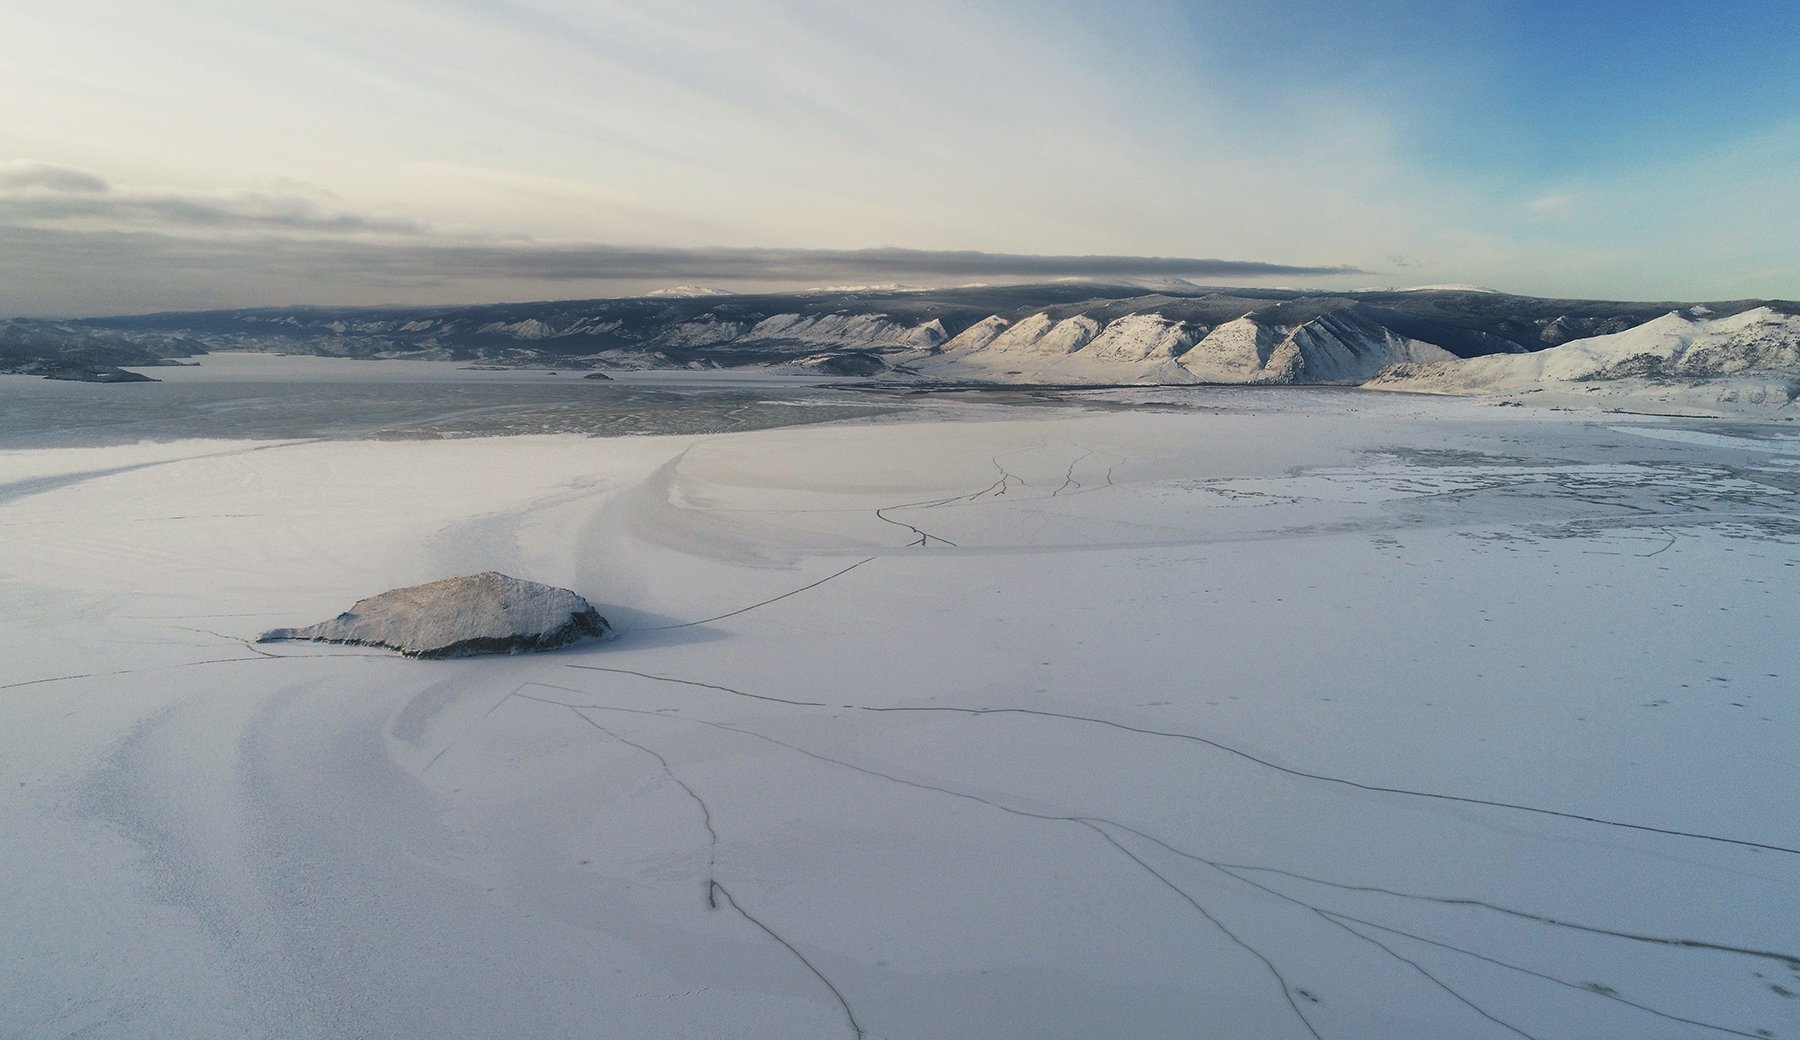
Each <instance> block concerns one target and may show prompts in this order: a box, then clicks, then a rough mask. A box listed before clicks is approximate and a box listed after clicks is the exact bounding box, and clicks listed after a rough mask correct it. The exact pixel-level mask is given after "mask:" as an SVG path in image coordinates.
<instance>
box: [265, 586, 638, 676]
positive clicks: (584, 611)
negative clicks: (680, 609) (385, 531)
mask: <svg viewBox="0 0 1800 1040" xmlns="http://www.w3.org/2000/svg"><path fill="white" fill-rule="evenodd" d="M611 631H612V626H611V625H609V624H608V623H607V621H606V619H605V618H603V617H601V616H600V614H599V612H598V611H596V610H595V609H594V608H593V607H592V606H591V605H590V604H589V603H588V601H587V600H585V599H583V598H581V597H580V596H578V595H576V594H575V593H573V592H570V591H569V590H568V589H559V588H556V587H555V586H552V585H540V584H538V583H537V582H535V581H525V580H523V579H521V578H514V577H511V576H509V575H505V574H501V573H499V572H497V571H485V572H483V573H481V574H469V575H464V576H463V577H460V578H445V579H443V580H442V581H433V582H428V583H426V584H424V585H412V586H409V587H407V588H403V589H394V590H392V591H389V592H384V593H382V594H381V595H379V596H370V597H369V598H367V599H362V600H358V601H357V602H356V605H355V606H352V607H351V608H350V609H349V610H347V611H345V612H344V613H342V614H339V615H338V616H337V617H335V618H332V619H331V620H330V621H322V622H320V623H319V624H316V625H310V626H308V627H306V628H275V629H270V630H269V631H267V632H264V633H263V634H262V635H261V637H259V639H258V642H263V643H271V642H276V641H280V640H287V639H300V640H311V641H313V642H321V643H350V644H354V645H358V646H381V647H387V648H389V649H392V650H398V651H400V652H401V653H403V654H405V655H407V656H408V657H464V656H468V655H471V654H509V653H521V652H524V651H527V650H551V649H555V648H556V647H559V646H567V645H568V644H570V643H573V642H575V641H577V640H580V639H585V638H588V637H590V636H597V637H605V636H606V635H608V634H609V633H610V632H611Z"/></svg>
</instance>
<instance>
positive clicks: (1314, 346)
mask: <svg viewBox="0 0 1800 1040" xmlns="http://www.w3.org/2000/svg"><path fill="white" fill-rule="evenodd" d="M1751 311H1761V312H1765V313H1766V314H1767V315H1768V316H1769V321H1767V322H1762V323H1761V324H1758V323H1757V322H1751V324H1752V325H1757V327H1758V328H1764V331H1765V333H1766V332H1767V330H1768V329H1772V328H1773V327H1774V325H1779V324H1781V323H1782V322H1785V321H1788V320H1792V319H1794V318H1795V316H1797V315H1800V304H1796V303H1794V302H1792V301H1779V300H1778V301H1766V300H1732V301H1710V302H1706V303H1691V302H1653V303H1644V302H1624V301H1605V300H1564V299H1545V298H1537V297H1525V296H1515V295H1510V294H1506V293H1498V292H1494V291H1492V290H1487V289H1481V288H1475V287H1461V286H1446V287H1425V288H1406V289H1373V290H1359V291H1353V292H1350V291H1311V290H1298V289H1257V288H1241V287H1212V286H1198V285H1196V286H1192V287H1187V288H1184V287H1181V286H1174V285H1158V286H1154V287H1146V286H1141V285H1115V284H1106V283H1084V282H1054V283H1047V284H1041V285H1012V286H963V287H959V288H952V289H899V288H891V287H849V288H844V289H839V290H811V291H807V292H799V293H743V294H728V295H720V294H709V295H698V294H688V293H683V294H672V295H663V296H641V297H625V298H618V299H595V300H560V301H542V302H534V303H498V304H473V305H458V306H449V307H443V306H438V307H431V306H426V307H401V306H391V307H354V308H351V307H319V306H302V307H258V308H239V309H231V310H212V311H190V312H161V313H155V314H145V315H133V316H123V317H106V318H87V319H75V320H69V321H59V322H48V321H35V320H30V319H15V320H12V321H6V322H0V371H12V372H28V373H35V374H47V375H52V376H56V375H61V376H62V377H64V378H89V377H92V378H107V377H108V375H109V373H113V372H117V371H119V370H122V369H125V368H131V367H139V366H143V365H156V364H167V363H170V362H171V361H172V360H173V359H177V358H181V357H191V356H194V355H196V354H201V353H205V352H209V351H214V350H264V351H276V352H283V353H301V354H322V355H329V356H343V357H362V358H384V357H386V358H393V357H411V358H435V359H442V360H458V361H470V362H482V363H489V364H509V365H519V366H553V367H562V368H592V369H601V370H606V369H627V370H629V369H652V368H688V367H722V368H732V367H744V366H769V365H780V366H788V367H800V368H804V369H811V370H816V371H819V372H822V373H827V374H857V375H888V376H891V377H895V378H903V379H922V380H929V379H933V378H944V379H955V380H959V381H987V382H1036V383H1069V384H1083V383H1111V384H1117V383H1132V382H1141V383H1202V382H1205V383H1257V384H1311V383H1327V384H1342V385H1356V384H1364V383H1368V382H1370V381H1372V380H1377V377H1378V376H1379V377H1381V379H1380V382H1381V383H1382V384H1383V385H1387V386H1391V387H1402V386H1407V385H1410V384H1407V382H1406V381H1407V380H1408V379H1411V380H1414V381H1415V382H1417V381H1418V380H1420V379H1424V380H1425V381H1426V382H1434V381H1435V382H1436V383H1438V384H1442V385H1444V386H1449V385H1452V384H1455V383H1457V382H1458V380H1457V379H1456V378H1452V377H1449V376H1447V375H1445V371H1444V370H1440V369H1437V368H1433V367H1432V366H1443V365H1451V366H1454V365H1456V364H1459V363H1464V362H1467V361H1468V360H1469V359H1481V358H1491V357H1495V356H1505V355H1515V356H1516V355H1536V354H1540V353H1542V352H1545V351H1549V350H1553V349H1555V348H1558V347H1561V346H1563V345H1564V344H1568V343H1572V342H1579V341H1582V340H1588V339H1592V338H1596V337H1607V336H1616V335H1620V334H1623V333H1627V332H1629V331H1631V330H1633V329H1639V328H1642V327H1644V326H1647V325H1651V324H1652V323H1654V322H1656V321H1658V320H1662V319H1665V318H1667V316H1669V315H1671V314H1687V315H1692V316H1695V317H1694V320H1701V319H1702V318H1703V319H1704V320H1723V319H1729V318H1732V317H1734V316H1736V315H1740V314H1744V313H1747V312H1751ZM1771 322H1772V323H1773V324H1771ZM1765 327H1766V328H1765ZM1759 334H1760V333H1759ZM1769 334H1772V333H1769ZM1770 356H1771V357H1786V356H1787V355H1786V354H1784V353H1782V351H1781V350H1779V349H1777V350H1774V351H1773V353H1771V354H1770ZM1396 366H1399V367H1400V370H1401V371H1400V373H1399V374H1398V375H1394V374H1389V375H1383V374H1384V373H1389V372H1390V370H1393V369H1395V368H1396ZM1690 369H1692V366H1690ZM1420 372H1424V373H1425V374H1424V375H1420V374H1419V373H1420ZM1620 374H1621V375H1625V374H1628V373H1623V372H1622V373H1620ZM1662 374H1664V375H1672V374H1674V372H1673V370H1671V371H1670V372H1667V373H1662ZM1686 374H1688V375H1697V374H1698V371H1697V370H1691V371H1689V372H1687V373H1686ZM1797 375H1800V373H1797Z"/></svg>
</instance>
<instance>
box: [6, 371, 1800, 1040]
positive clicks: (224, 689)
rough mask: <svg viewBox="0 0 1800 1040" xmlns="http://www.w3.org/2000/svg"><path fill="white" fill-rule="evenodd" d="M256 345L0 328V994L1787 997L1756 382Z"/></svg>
mask: <svg viewBox="0 0 1800 1040" xmlns="http://www.w3.org/2000/svg"><path fill="white" fill-rule="evenodd" d="M258 363H260V360H245V361H243V362H242V365H241V367H242V369H243V371H244V373H245V374H244V376H243V378H242V379H239V380H236V381H234V380H231V379H225V378H222V377H221V375H220V373H222V372H224V371H225V368H229V367H230V366H231V364H233V363H232V362H227V364H226V366H224V367H223V368H220V369H218V370H216V371H215V373H214V375H213V376H210V377H203V370H179V371H174V370H171V371H172V372H173V373H174V374H173V378H171V380H170V382H168V383H166V384H162V385H161V386H160V387H158V386H148V387H146V386H142V385H128V386H100V387H87V386H77V387H73V388H65V387H61V386H59V387H56V388H54V389H51V390H43V391H40V390H39V388H38V386H37V385H36V384H30V385H26V384H24V383H21V382H14V381H7V382H6V383H5V384H4V386H0V390H3V391H5V392H6V393H13V392H14V391H15V390H18V388H19V387H21V386H24V387H25V390H23V391H19V392H20V393H22V394H24V395H25V396H26V397H28V398H30V399H32V400H34V401H40V402H41V401H42V400H54V399H55V398H54V395H56V394H65V391H68V392H67V394H66V395H65V396H64V397H63V398H61V400H63V401H65V402H85V403H83V404H81V407H80V408H76V407H75V405H74V404H65V406H64V407H65V408H68V409H69V414H68V415H63V416H57V417H54V419H53V422H54V423H58V424H60V425H55V426H53V427H52V428H51V429H48V430H42V431H33V430H31V429H30V428H29V427H28V424H27V423H26V422H25V421H24V420H22V419H20V418H19V415H20V414H23V413H18V412H13V411H12V410H11V409H10V408H9V409H8V412H7V413H6V415H7V417H6V419H5V420H4V421H5V422H7V423H9V424H12V425H11V426H10V427H9V430H8V432H7V433H6V435H5V437H4V438H3V439H0V532H3V536H0V537H3V540H0V547H3V548H0V935H4V936H6V941H5V942H4V943H0V979H4V980H5V984H4V985H3V986H0V1035H7V1036H12V1035H19V1036H39V1035H46V1036H70V1035H81V1036H92V1037H140V1036H170V1037H177V1036H178V1037H184V1038H185V1037H221V1038H223V1037H241V1036H283V1037H321V1038H324V1037H340V1036H363V1037H396V1038H399V1037H408V1038H410V1037H420V1036H456V1037H491V1036H571V1037H573V1036H581V1037H592V1036H607V1037H622V1038H623V1037H630V1038H639V1037H659V1036H660V1037H693V1036H753V1037H844V1038H859V1037H865V1036H866V1037H883V1038H889V1037H891V1038H932V1040H938V1038H953V1037H967V1038H971V1040H975V1038H981V1040H987V1038H997V1037H1020V1038H1026V1037H1030V1038H1041V1037H1069V1038H1077V1037H1099V1036H1108V1037H1110V1036H1152V1035H1155V1036H1164V1035H1181V1036H1187V1035H1198V1036H1217V1037H1251V1036H1254V1037H1275V1038H1281V1037H1293V1038H1296V1040H1309V1038H1310V1040H1389V1038H1392V1037H1399V1036H1431V1037H1438V1036H1443V1037H1450V1036H1455V1037H1476V1038H1483V1037H1495V1038H1503V1037H1518V1036H1525V1037H1529V1038H1534V1040H1560V1038H1568V1040H1578V1038H1592V1037H1633V1038H1676V1037H1683V1038H1685V1037H1695V1036H1745V1037H1774V1038H1783V1037H1786V1038H1792V1037H1796V1036H1800V997H1797V996H1796V994H1800V927H1797V926H1796V924H1795V922H1796V921H1800V813H1797V812H1796V810H1795V808H1794V806H1795V805H1796V803H1797V801H1800V755H1797V754H1796V751H1795V749H1796V748H1797V747H1800V698H1797V697H1796V694H1795V690H1796V689H1797V688H1800V640H1796V639H1795V638H1794V631H1795V627H1796V622H1797V621H1800V594H1797V592H1796V589H1800V510H1797V509H1796V508H1795V503H1796V501H1797V496H1800V441H1796V439H1795V438H1794V436H1793V435H1792V431H1791V428H1784V427H1782V426H1779V425H1777V424H1766V425H1755V424H1726V423H1718V422H1701V421H1694V420H1669V419H1659V418H1649V417H1641V416H1624V415H1611V414H1605V413H1600V412H1586V413H1564V412H1552V411H1548V410H1536V409H1522V408H1494V407H1489V406H1485V405H1481V404H1477V403H1472V402H1467V401H1460V400H1453V399H1441V398H1429V397H1420V396H1400V395H1384V394H1376V393H1358V392H1349V391H1316V392H1309V391H1286V392H1284V391H1281V390H1272V389H1271V390H1206V389H1201V390H1181V391H1164V390H1112V391H1096V392H1089V393H1081V394H1076V395H1060V396H1065V397H1069V398H1071V399H1073V400H1076V401H1079V402H1084V403H1085V404H1087V405H1089V407H1070V406H1068V405H1067V403H1059V404H1054V405H1051V404H1042V405H1040V404H1034V403H1033V399H1032V398H1031V397H1030V396H1029V395H1026V394H1019V393H1016V392H1013V393H1009V394H1007V395H991V396H990V395H932V396H928V397H924V398H906V399H900V398H895V399H887V398H880V397H871V396H866V395H858V394H853V393H848V392H844V391H834V390H825V389H815V388H810V387H807V386H804V385H799V384H788V383H782V384H776V383H770V382H767V381H764V382H760V383H755V384H744V383H733V382H731V381H730V379H729V378H727V379H711V380H708V379H703V378H700V377H695V378H694V379H693V380H691V381H686V382H684V381H683V380H684V379H685V377H678V378H676V379H673V380H664V381H662V382H653V381H651V377H644V379H645V382H644V383H642V384H639V383H638V382H636V381H635V380H633V379H622V380H621V381H620V382H619V383H618V384H599V385H598V386H597V387H589V386H579V387H570V386H567V385H564V383H561V382H557V381H559V380H562V381H567V380H573V379H576V378H578V377H577V376H574V375H571V374H564V375H561V376H555V377H551V376H547V375H543V374H541V373H536V374H525V373H499V374H496V373H466V372H460V371H457V370H445V369H443V368H441V367H440V368H439V369H436V370H434V371H435V374H432V375H430V376H429V378H428V379H427V380H426V383H425V384H418V381H417V380H416V379H414V378H413V377H410V376H407V375H406V374H405V372H406V369H404V368H389V367H387V365H388V363H383V364H379V365H375V364H370V363H362V362H338V363H328V364H338V365H347V366H352V367H351V369H347V370H346V371H353V372H354V373H356V374H358V375H360V374H362V373H369V374H370V375H369V376H368V377H367V379H368V382H367V384H366V385H363V384H352V385H353V386H355V389H354V392H352V393H349V394H345V393H342V392H341V391H340V389H334V388H333V387H334V386H336V387H341V386H342V385H343V384H341V383H339V384H334V383H332V381H331V380H324V381H320V380H314V381H312V382H306V381H304V380H301V381H298V382H296V381H295V380H293V379H290V378H287V377H284V378H282V379H272V378H269V377H268V372H269V371H270V370H267V369H264V370H260V371H262V373H263V374H262V375H261V376H257V375H255V373H256V372H257V371H258V370H257V369H255V367H254V366H255V365H256V364H258ZM279 364H280V365H283V366H286V367H287V368H289V369H291V368H293V367H294V366H295V365H296V364H298V362H297V361H279ZM307 371H314V372H316V371H319V370H318V369H316V368H314V369H307ZM158 374H159V375H161V374H163V373H161V372H159V373H158ZM183 376H187V377H190V378H189V379H188V380H187V381H184V380H183V378H182V377H183ZM309 378H311V377H309ZM333 378H334V379H335V378H336V376H334V377H333ZM415 384H417V385H415ZM426 384H428V385H426ZM552 384H554V385H552ZM282 387H288V388H290V389H281V388H282ZM271 388H274V389H271ZM147 389H148V390H151V391H161V392H164V393H165V394H166V395H167V396H166V397H165V400H167V401H169V402H171V405H170V406H169V407H166V408H165V407H163V406H158V405H156V404H155V400H156V399H153V398H148V397H136V398H134V397H132V396H131V395H135V394H141V393H143V392H144V391H145V390H147ZM590 390H592V391H594V392H595V393H596V394H597V395H601V396H595V397H592V398H589V397H585V396H582V395H586V394H588V393H589V391H590ZM463 393H466V394H467V395H468V396H467V397H466V398H461V399H458V401H457V404H458V407H446V406H445V404H444V402H445V400H446V399H448V398H449V397H451V396H453V395H454V394H463ZM34 395H35V396H34ZM184 395H185V396H184ZM634 395H636V396H634ZM655 395H664V396H661V397H659V396H655ZM8 400H9V401H11V400H16V398H9V399H8ZM97 400H104V401H108V402H133V403H130V404H125V405H118V406H117V407H115V408H112V409H109V410H106V411H107V414H105V415H96V414H94V412H95V411H96V409H95V408H94V407H93V405H92V402H93V401H97ZM258 401H264V402H267V403H266V404H260V405H259V404H257V403H256V402H258ZM384 401H389V402H394V403H393V404H392V405H391V407H392V408H394V409H395V410H396V414H393V415H389V414H388V412H387V409H388V408H389V407H390V405H387V404H384V403H383V402H384ZM997 401H999V402H1006V404H1005V406H1004V407H1002V406H1000V405H998V404H994V403H990V402H997ZM602 402H604V404H603V403H602ZM659 402H661V403H660V404H659ZM771 402H773V403H771ZM462 405H466V406H467V407H466V408H464V407H461V406H462ZM664 405H667V406H668V407H667V408H665V407H664ZM30 407H34V408H40V409H41V408H44V407H46V406H45V405H43V404H41V403H38V404H33V405H31V406H30ZM480 409H497V410H490V411H485V412H484V411H480ZM734 411H736V412H737V414H736V415H734V414H733V413H734ZM794 412H804V413H805V415H804V416H803V417H802V420H801V421H804V419H807V418H814V417H815V416H816V417H817V418H833V419H850V420H853V421H847V422H840V423H834V424H831V425H817V424H807V425H794V424H793V423H792V422H791V421H788V420H789V418H790V415H789V413H794ZM876 413H880V414H876ZM36 414H39V415H43V414H46V413H44V412H41V411H40V412H39V413H36ZM629 416H636V418H620V417H629ZM559 418H568V419H571V421H575V425H574V426H566V427H565V426H555V425H544V424H548V423H554V422H555V421H557V420H558V419H559ZM863 418H867V419H868V420H869V421H862V419H863ZM102 420H116V422H112V421H108V422H103V421H102ZM209 423H210V424H213V425H208V424H209ZM485 423H498V424H499V425H497V426H483V425H482V424H485ZM582 423H586V424H587V425H585V426H584V425H581V424H582ZM609 423H611V424H613V425H610V426H609V425H607V424H609ZM658 423H668V424H670V425H667V426H663V427H658V426H657V424H658ZM463 424H467V425H463ZM533 424H537V425H535V426H534V425H533ZM682 424H687V425H682ZM709 424H713V425H709ZM718 424H723V425H718ZM758 426H761V427H766V428H756V427H758ZM527 430H529V431H532V432H531V433H530V435H519V436H482V435H480V434H482V433H496V432H521V433H522V432H523V431H527ZM543 431H550V432H543ZM574 432H579V433H584V434H585V433H647V434H649V435H644V436H629V437H622V436H598V437H594V436H571V435H569V434H570V433H574ZM440 434H448V435H450V436H449V437H443V436H439V435H440ZM320 438H323V439H320ZM487 569H494V570H500V571H503V572H505V573H508V574H512V575H515V576H518V577H521V578H527V579H531V580H536V581H542V582H546V583H549V584H553V585H559V586H566V587H568V588H571V589H574V590H575V591H577V592H579V593H581V594H582V595H584V596H586V597H587V598H589V599H590V600H592V601H593V602H594V603H595V604H596V605H597V606H598V607H599V608H600V611H601V613H602V614H605V615H606V616H607V617H608V618H609V619H610V620H612V621H613V622H614V623H615V625H616V626H617V627H618V628H619V629H620V631H621V633H622V635H621V638H620V639H619V640H617V641H616V642H611V643H605V644H584V645H580V646H577V647H573V648H570V649H567V650H563V651H558V652H556V653H551V654H543V655H530V656H519V657H499V658H486V659H465V660H451V661H416V660H406V659H401V658H398V657H395V656H392V655H388V654H384V653H377V652H370V651H365V650H355V649H347V648H334V647H324V646H313V645H277V646H262V645H256V644H253V643H250V642H249V640H252V639H253V638H254V637H255V636H256V634H257V633H259V632H260V631H262V630H264V629H266V628H269V627H273V626H277V625H293V624H308V623H312V622H315V621H319V620H321V619H323V618H327V617H330V616H332V615H333V614H335V613H336V612H337V611H340V610H342V609H344V608H345V607H347V606H348V605H349V604H350V603H351V602H352V601H354V600H356V599H357V598H359V597H361V596H365V595H369V594H372V593H376V592H380V591H382V590H385V589H388V588H392V587H397V586H403V585H410V584H417V583H419V582H423V581H429V580H433V579H436V578H441V577H445V576H449V575H455V574H464V573H472V572H476V571H481V570H487Z"/></svg>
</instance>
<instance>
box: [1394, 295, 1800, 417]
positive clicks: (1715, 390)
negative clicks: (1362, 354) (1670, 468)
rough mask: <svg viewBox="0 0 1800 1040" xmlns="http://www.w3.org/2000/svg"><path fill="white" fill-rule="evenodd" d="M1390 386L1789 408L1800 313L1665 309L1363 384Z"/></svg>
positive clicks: (1796, 387) (1799, 359)
mask: <svg viewBox="0 0 1800 1040" xmlns="http://www.w3.org/2000/svg"><path fill="white" fill-rule="evenodd" d="M1367 385H1369V386H1375V387H1380V388H1383V389H1390V390H1416V391H1426V392H1434V393H1459V394H1491V395H1500V396H1518V395H1523V394H1539V393H1549V394H1552V395H1556V396H1555V399H1556V400H1561V399H1563V398H1566V397H1567V396H1568V395H1571V394H1573V395H1579V396H1581V397H1584V398H1599V399H1601V400H1610V399H1613V398H1627V399H1632V400H1637V401H1641V402H1653V403H1658V404H1664V405H1673V406H1677V407H1687V408H1692V409H1696V410H1721V409H1719V408H1718V407H1717V406H1721V405H1729V406H1734V407H1731V408H1726V409H1723V410H1727V411H1742V410H1744V407H1745V406H1748V407H1750V408H1752V409H1767V410H1793V409H1794V407H1795V406H1794V403H1793V402H1794V400H1795V398H1796V397H1797V396H1800V316H1796V315H1793V314H1787V313H1783V312H1781V311H1778V310H1775V309H1774V308H1771V307H1766V306H1765V307H1757V308H1753V309H1751V310H1747V311H1743V312H1741V313H1739V314H1734V315H1730V316H1728V317H1714V316H1712V315H1711V314H1710V313H1709V312H1708V311H1707V310H1706V309H1705V308H1698V307H1696V308H1690V309H1687V310H1680V311H1671V312H1669V313H1668V314H1665V315H1663V316H1662V317H1660V318H1657V319H1655V320H1653V321H1649V322H1645V323H1644V324H1642V325H1639V326H1637V327H1635V328H1632V329H1628V330H1626V331H1624V332H1618V333H1614V334H1612V335H1606V336H1593V337H1589V338H1587V339H1577V340H1572V341H1570V342H1568V343H1565V344H1563V345H1562V346H1558V347H1552V348H1550V349H1548V350H1543V351H1539V352H1537V353H1533V354H1523V355H1512V356H1492V357H1478V358H1469V359H1466V360H1458V359H1450V360H1444V361H1439V362H1436V363H1430V364H1402V365H1396V366H1394V367H1393V368H1390V369H1388V370H1386V371H1384V372H1382V373H1380V375H1379V376H1377V377H1376V378H1375V379H1372V380H1370V381H1369V383H1368V384H1367Z"/></svg>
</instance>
